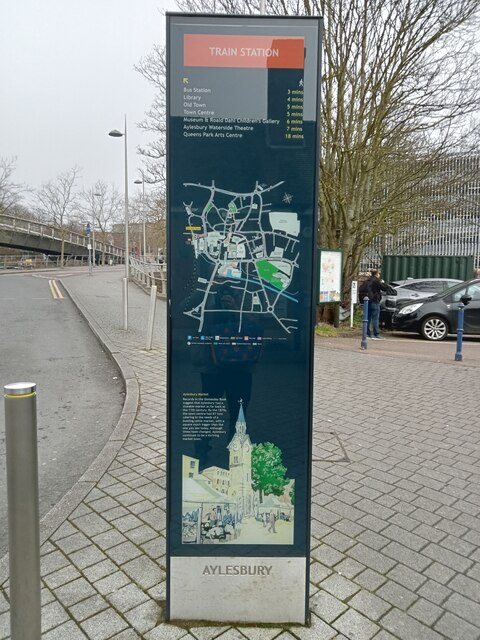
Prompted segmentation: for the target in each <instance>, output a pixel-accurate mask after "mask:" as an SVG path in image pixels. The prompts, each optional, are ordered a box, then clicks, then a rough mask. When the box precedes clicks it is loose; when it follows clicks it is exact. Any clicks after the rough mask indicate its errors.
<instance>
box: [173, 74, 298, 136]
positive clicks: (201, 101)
mask: <svg viewBox="0 0 480 640" xmlns="http://www.w3.org/2000/svg"><path fill="white" fill-rule="evenodd" d="M276 71H277V74H278V70H276ZM286 73H287V75H291V74H290V73H288V72H286ZM295 75H297V74H295ZM295 80H296V82H294V83H288V80H287V83H285V82H283V83H282V84H284V85H285V86H284V87H282V89H283V90H281V91H280V92H279V91H278V88H276V94H275V97H276V101H275V103H272V107H271V109H269V111H273V112H274V114H275V116H276V117H268V118H261V119H258V118H238V117H225V114H224V113H221V114H220V113H218V108H217V107H216V105H218V104H219V103H221V101H220V100H219V96H216V95H215V91H214V90H212V89H211V88H209V87H197V86H188V85H187V83H188V82H189V79H188V78H184V84H183V87H182V98H183V136H184V137H185V138H203V139H204V138H243V137H244V136H249V135H251V134H253V132H254V131H255V125H258V124H262V125H267V126H268V127H269V130H270V137H271V138H273V139H274V140H275V141H276V142H277V144H288V143H289V142H290V143H296V142H297V143H298V142H299V141H303V139H304V129H303V78H300V79H299V80H297V79H295ZM289 84H290V86H288V85H289ZM295 85H296V87H295ZM279 96H280V101H278V97H279Z"/></svg>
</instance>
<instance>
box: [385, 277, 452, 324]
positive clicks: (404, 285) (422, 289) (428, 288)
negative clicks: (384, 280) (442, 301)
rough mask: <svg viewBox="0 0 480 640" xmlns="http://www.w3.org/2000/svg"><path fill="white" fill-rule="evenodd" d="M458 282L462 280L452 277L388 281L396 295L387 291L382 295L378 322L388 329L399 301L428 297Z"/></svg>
mask: <svg viewBox="0 0 480 640" xmlns="http://www.w3.org/2000/svg"><path fill="white" fill-rule="evenodd" d="M460 282H463V280H455V279H453V278H407V279H406V280H395V282H389V285H390V286H391V287H393V288H394V289H395V290H396V292H397V295H395V296H393V295H389V294H388V293H387V294H386V295H383V296H382V300H381V302H380V324H382V325H383V326H385V327H387V328H388V329H390V328H391V326H392V316H393V313H394V311H395V309H396V306H397V304H398V303H399V302H406V301H408V300H419V299H421V298H429V297H430V296H434V295H435V294H436V293H441V292H442V291H444V290H445V289H448V288H449V287H452V286H453V285H454V284H459V283H460Z"/></svg>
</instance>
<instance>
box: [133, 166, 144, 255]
mask: <svg viewBox="0 0 480 640" xmlns="http://www.w3.org/2000/svg"><path fill="white" fill-rule="evenodd" d="M133 184H141V185H142V209H143V212H142V213H143V260H144V261H145V262H146V255H147V240H146V235H145V217H146V207H145V180H144V178H143V175H142V179H141V180H140V178H137V180H135V181H134V183H133Z"/></svg>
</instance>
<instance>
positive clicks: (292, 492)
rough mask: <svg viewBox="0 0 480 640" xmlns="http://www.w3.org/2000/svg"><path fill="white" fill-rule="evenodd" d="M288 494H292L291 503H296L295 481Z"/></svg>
mask: <svg viewBox="0 0 480 640" xmlns="http://www.w3.org/2000/svg"><path fill="white" fill-rule="evenodd" d="M288 495H289V496H290V501H291V503H292V504H295V483H293V484H292V486H291V488H290V491H289V493H288Z"/></svg>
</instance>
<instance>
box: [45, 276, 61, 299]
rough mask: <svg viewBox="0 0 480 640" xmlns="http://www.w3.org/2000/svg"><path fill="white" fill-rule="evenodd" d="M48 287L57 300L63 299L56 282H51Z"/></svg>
mask: <svg viewBox="0 0 480 640" xmlns="http://www.w3.org/2000/svg"><path fill="white" fill-rule="evenodd" d="M48 286H49V287H50V291H51V292H52V296H53V298H54V299H55V300H59V299H60V300H62V299H63V296H62V293H61V291H60V289H59V287H58V284H57V281H56V280H49V281H48Z"/></svg>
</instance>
